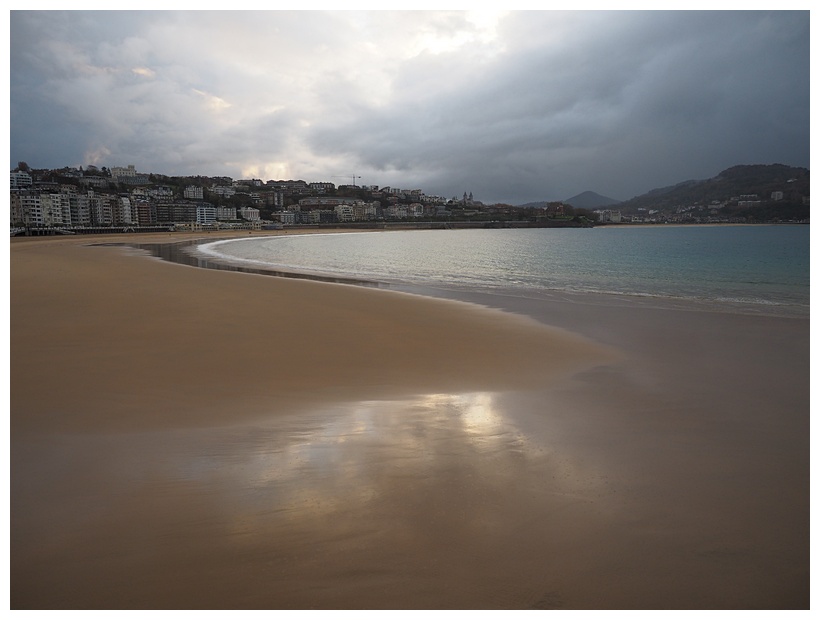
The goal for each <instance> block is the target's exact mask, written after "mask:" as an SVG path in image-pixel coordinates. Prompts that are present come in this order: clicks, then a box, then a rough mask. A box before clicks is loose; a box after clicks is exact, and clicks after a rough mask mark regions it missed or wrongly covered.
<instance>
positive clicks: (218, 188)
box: [208, 185, 236, 198]
mask: <svg viewBox="0 0 820 620" xmlns="http://www.w3.org/2000/svg"><path fill="white" fill-rule="evenodd" d="M208 191H209V192H211V193H212V194H216V195H217V196H222V197H223V198H230V197H231V196H233V195H234V194H236V190H235V189H234V188H233V187H224V186H222V185H215V186H214V187H211V188H209V189H208Z"/></svg>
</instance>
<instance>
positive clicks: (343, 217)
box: [335, 205, 353, 222]
mask: <svg viewBox="0 0 820 620" xmlns="http://www.w3.org/2000/svg"><path fill="white" fill-rule="evenodd" d="M335 211H336V219H337V220H339V221H340V222H352V221H353V205H336V207H335Z"/></svg>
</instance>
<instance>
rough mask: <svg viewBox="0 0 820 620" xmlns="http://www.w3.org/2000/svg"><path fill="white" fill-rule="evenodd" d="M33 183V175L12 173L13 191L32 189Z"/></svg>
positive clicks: (22, 172) (23, 172) (21, 172)
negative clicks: (25, 188)
mask: <svg viewBox="0 0 820 620" xmlns="http://www.w3.org/2000/svg"><path fill="white" fill-rule="evenodd" d="M31 183H32V179H31V175H30V174H29V173H28V172H25V171H23V170H21V171H20V172H12V173H11V189H20V188H22V187H31Z"/></svg>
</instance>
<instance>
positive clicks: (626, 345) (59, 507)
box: [10, 235, 810, 609]
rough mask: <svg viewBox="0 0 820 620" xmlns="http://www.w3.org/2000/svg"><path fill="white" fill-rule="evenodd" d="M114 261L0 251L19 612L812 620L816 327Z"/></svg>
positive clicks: (29, 244)
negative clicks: (7, 330)
mask: <svg viewBox="0 0 820 620" xmlns="http://www.w3.org/2000/svg"><path fill="white" fill-rule="evenodd" d="M180 238H181V237H180V236H170V235H156V236H140V237H136V238H134V239H132V240H133V241H134V242H136V243H148V242H154V241H156V242H169V241H171V240H178V239H180ZM127 240H128V239H127V238H126V237H123V236H112V237H108V238H106V237H99V238H97V237H93V238H89V237H86V238H62V239H55V238H31V239H13V240H12V243H11V250H10V257H11V271H10V280H11V286H10V290H11V302H10V309H11V339H10V340H11V356H10V357H11V382H10V384H11V420H10V429H11V442H10V444H11V458H10V465H11V532H10V545H11V577H10V588H11V607H12V609H52V608H53V609H86V608H111V609H146V608H149V609H150V608H154V609H156V608H163V609H179V608H203V609H259V608H261V609H328V608H330V609H640V608H647V609H691V608H708V609H780V608H782V609H807V608H808V607H809V602H810V601H809V473H810V472H809V457H810V450H809V448H810V438H809V320H808V318H799V317H797V318H795V317H778V316H765V315H744V314H735V313H726V312H711V311H706V310H703V309H695V308H691V307H686V306H685V305H682V306H681V305H679V306H670V305H664V304H662V303H660V302H652V301H647V300H642V301H641V300H629V299H613V298H607V297H604V296H597V297H596V296H581V295H576V296H568V295H555V296H553V297H550V298H539V299H535V298H533V299H528V298H520V297H516V298H513V297H504V296H499V295H480V294H467V293H464V294H459V295H457V297H459V299H435V298H431V297H425V296H421V295H412V294H407V293H401V292H395V291H387V290H379V289H373V288H367V287H359V286H351V285H344V284H334V283H325V282H314V281H308V280H297V279H286V278H275V277H268V276H262V275H255V274H242V273H230V272H221V271H213V270H207V269H198V268H195V267H188V266H183V265H177V264H172V263H168V262H164V261H160V260H158V259H155V258H151V257H147V256H145V255H142V254H141V253H139V252H137V251H135V250H129V249H127V248H123V247H115V246H105V247H104V246H95V245H91V244H99V243H106V242H108V243H124V242H126V241H127ZM450 295H451V296H456V295H455V294H452V293H451V294H450Z"/></svg>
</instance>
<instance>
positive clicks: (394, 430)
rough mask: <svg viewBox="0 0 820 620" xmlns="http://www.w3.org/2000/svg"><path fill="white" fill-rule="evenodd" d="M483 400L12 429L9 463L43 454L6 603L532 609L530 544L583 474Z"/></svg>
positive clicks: (547, 538)
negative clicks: (198, 424) (119, 426)
mask: <svg viewBox="0 0 820 620" xmlns="http://www.w3.org/2000/svg"><path fill="white" fill-rule="evenodd" d="M494 402H495V401H494V397H493V396H492V395H491V394H486V393H474V394H463V395H441V394H439V395H429V396H424V397H421V398H419V399H418V400H407V401H397V402H392V401H391V402H365V403H356V404H351V405H344V406H337V407H334V408H332V409H330V410H326V411H316V412H314V413H313V414H308V415H301V416H299V417H296V416H294V417H285V418H278V419H276V420H275V421H274V422H272V423H271V424H270V425H269V426H255V427H231V428H221V429H201V430H193V431H192V430H186V431H184V432H182V431H165V432H161V433H141V434H123V435H84V436H80V435H61V436H53V437H51V438H50V439H49V440H47V441H38V442H36V443H31V444H28V445H27V444H25V442H20V445H18V446H15V449H14V451H13V455H12V457H13V461H14V460H15V459H18V460H20V459H25V460H27V461H30V460H31V459H32V457H33V456H36V458H37V459H39V462H40V463H41V467H40V468H39V469H38V470H37V471H31V470H29V473H27V479H26V480H20V481H19V482H18V484H17V485H16V488H15V489H14V497H15V500H16V501H15V502H14V505H13V511H12V514H13V516H14V515H15V514H26V515H37V518H36V520H33V521H30V522H28V523H27V525H26V526H25V527H23V526H20V527H18V528H16V533H17V535H16V536H15V538H14V539H13V540H12V548H13V552H14V554H15V557H16V558H17V559H18V567H19V570H17V571H16V573H15V575H14V579H15V580H18V582H19V586H17V587H14V588H13V591H14V593H15V599H16V601H15V603H16V604H17V605H18V606H21V607H30V606H35V607H51V606H60V607H66V606H67V607H121V606H129V607H222V606H228V607H237V606H238V607H270V608H281V607H302V608H310V607H341V608H356V607H370V608H373V607H388V608H402V607H436V608H448V607H456V608H472V607H480V608H483V607H531V606H533V605H537V604H538V601H541V600H542V599H543V598H544V592H546V591H552V590H551V588H550V587H548V585H549V584H548V583H546V582H545V581H544V580H545V579H546V580H547V582H548V581H549V577H548V576H547V575H546V574H545V571H544V568H546V565H545V566H544V567H542V568H541V569H540V570H533V567H532V566H529V567H527V568H526V569H525V568H524V567H526V566H527V565H528V564H531V563H532V559H533V554H532V546H533V545H535V546H536V547H544V551H546V550H547V549H548V548H550V547H552V546H553V545H554V541H552V536H553V533H550V532H549V527H548V525H549V522H550V519H551V517H550V513H552V512H555V511H561V510H562V509H568V508H569V509H571V505H572V503H573V502H577V489H570V488H568V485H567V483H566V481H568V480H575V481H577V480H578V476H577V475H573V476H567V475H565V472H564V474H562V472H561V467H559V466H558V465H557V464H558V463H560V459H558V458H557V457H556V454H555V453H554V451H553V449H552V448H551V447H550V446H547V445H544V444H543V442H537V441H533V440H532V439H531V438H528V437H525V436H524V435H523V434H522V433H521V432H520V431H519V430H518V429H517V428H516V427H515V426H514V425H513V424H512V423H511V422H509V421H508V420H507V419H506V418H505V416H504V415H503V412H500V411H498V410H497V408H496V407H495V404H494ZM563 466H564V467H566V466H567V465H566V464H564V465H563ZM576 473H577V472H576ZM559 491H561V493H558V492H559ZM547 495H549V497H550V498H551V499H550V500H549V501H548V502H546V503H545V502H544V498H545V497H547ZM564 495H566V496H567V497H569V496H572V497H573V498H574V499H571V500H570V499H566V498H564V497H559V496H564ZM534 527H535V531H536V532H540V534H541V535H539V536H538V537H537V538H536V539H533V537H532V534H533V533H534V532H533V528H534ZM542 528H543V529H542ZM44 583H45V584H47V586H48V587H45V588H44V587H43V585H44ZM33 584H37V585H36V587H33ZM135 585H137V586H138V587H136V588H135V587H134V586H135ZM44 592H45V593H47V595H46V596H47V597H50V598H47V599H44V598H43V593H44ZM35 596H36V597H37V598H36V599H35V598H33V597H35ZM549 600H551V601H552V603H551V604H552V605H553V606H555V605H556V604H557V603H556V601H557V600H558V599H557V598H555V597H554V596H553V598H552V599H549ZM541 605H542V606H543V601H542V603H541Z"/></svg>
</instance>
